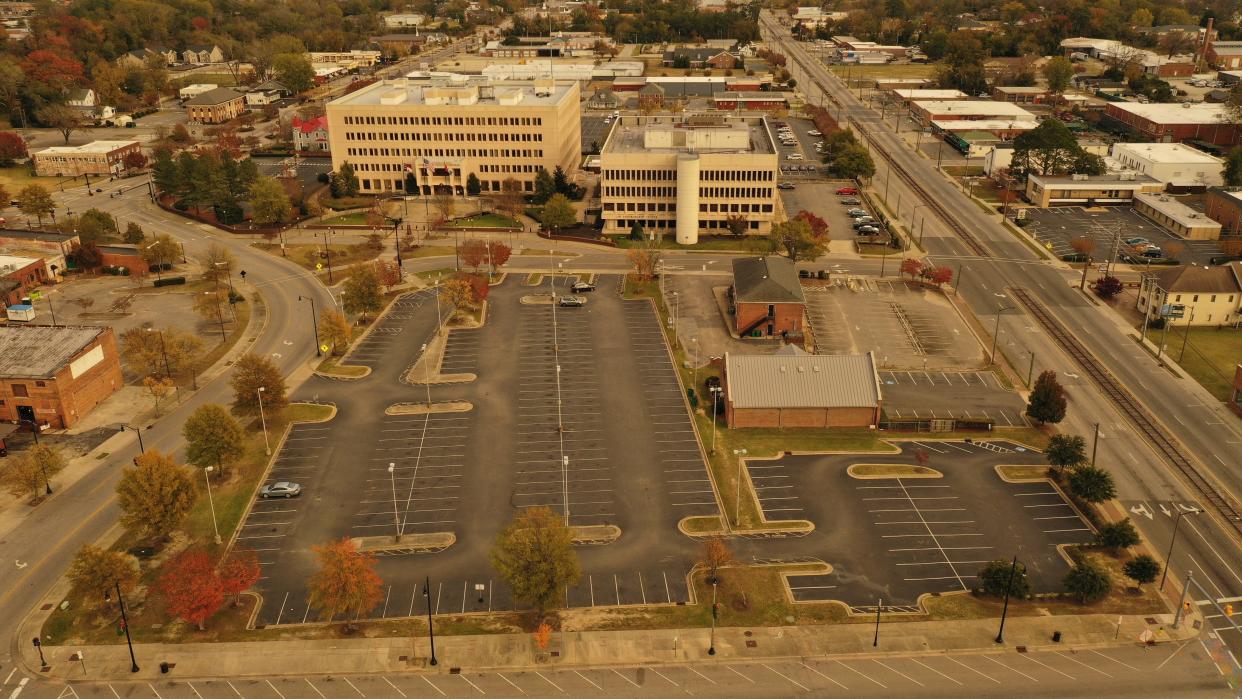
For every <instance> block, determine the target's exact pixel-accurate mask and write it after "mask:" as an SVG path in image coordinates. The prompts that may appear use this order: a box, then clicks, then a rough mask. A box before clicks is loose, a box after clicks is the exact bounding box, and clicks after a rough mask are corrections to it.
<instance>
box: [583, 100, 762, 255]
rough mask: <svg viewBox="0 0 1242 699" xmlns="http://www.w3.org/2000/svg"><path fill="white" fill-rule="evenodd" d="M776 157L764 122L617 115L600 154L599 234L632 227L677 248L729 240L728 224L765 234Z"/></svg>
mask: <svg viewBox="0 0 1242 699" xmlns="http://www.w3.org/2000/svg"><path fill="white" fill-rule="evenodd" d="M777 167H778V162H777V154H776V148H775V146H774V145H773V140H772V134H771V131H770V130H769V128H768V123H767V120H766V119H764V118H762V117H734V116H723V115H711V116H687V117H663V116H661V117H641V116H623V117H621V118H620V119H619V120H618V122H617V124H616V126H615V127H614V128H613V130H612V134H611V135H610V136H609V137H608V140H607V141H606V142H605V143H604V148H603V150H602V151H601V152H600V173H601V180H600V185H601V189H600V203H601V205H602V207H603V212H602V216H603V219H604V232H605V233H626V232H628V231H629V230H630V229H631V227H632V226H633V225H634V223H636V222H637V223H639V224H641V225H642V227H643V230H644V231H646V232H647V233H648V234H655V235H663V234H665V233H669V232H675V233H676V235H677V242H678V243H681V244H683V245H689V244H693V243H695V242H697V241H698V238H699V235H700V234H713V233H727V232H728V222H729V219H730V218H731V217H734V216H740V217H742V218H743V219H745V220H746V224H747V233H750V234H756V235H763V234H766V233H767V232H768V231H769V230H770V229H771V227H772V221H773V219H774V218H775V216H776V203H777V198H776V173H777Z"/></svg>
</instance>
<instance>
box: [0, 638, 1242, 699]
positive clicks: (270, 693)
mask: <svg viewBox="0 0 1242 699" xmlns="http://www.w3.org/2000/svg"><path fill="white" fill-rule="evenodd" d="M881 645H883V636H882V635H881ZM87 662H88V666H87V672H88V674H89V672H90V666H89V662H90V660H89V658H88V659H87ZM175 672H176V671H175V670H174V673H175ZM27 679H28V678H26V677H24V676H21V675H16V674H15V675H11V676H10V677H9V678H8V679H6V680H5V682H4V683H3V684H0V693H3V694H6V695H8V694H7V693H9V692H10V691H12V692H13V693H12V694H11V695H8V696H11V697H13V698H14V699H15V698H16V697H17V693H16V688H18V687H24V690H23V691H22V692H21V698H22V699H64V698H66V697H73V698H75V699H77V698H81V699H96V698H97V699H117V698H122V699H131V698H132V699H139V698H141V699H328V698H329V697H331V698H332V699H338V698H344V697H357V698H358V699H369V698H371V697H374V698H377V699H378V698H383V699H390V698H391V699H409V698H410V697H429V698H432V699H466V698H468V697H481V696H492V697H566V696H569V697H635V698H645V697H651V698H653V699H655V698H658V697H685V696H696V695H698V696H710V697H737V698H739V699H741V698H743V697H745V698H751V697H754V698H759V697H762V698H765V699H767V698H770V697H794V696H842V695H844V696H867V697H893V696H913V695H916V694H917V695H918V696H935V697H951V698H952V699H959V698H960V697H963V696H993V695H1004V696H1010V697H1013V696H1018V697H1021V696H1055V695H1060V696H1095V697H1126V698H1127V699H1129V698H1130V697H1134V696H1166V697H1172V696H1176V697H1222V698H1223V697H1228V696H1231V692H1230V690H1229V687H1228V685H1227V684H1226V682H1225V680H1224V678H1222V677H1221V675H1220V673H1219V672H1218V670H1217V669H1216V668H1215V667H1214V666H1213V659H1212V654H1211V653H1210V652H1209V650H1208V648H1207V647H1206V646H1204V645H1203V644H1201V643H1200V642H1199V641H1197V640H1191V641H1186V642H1183V643H1179V644H1170V645H1167V646H1160V647H1157V648H1153V649H1150V650H1144V649H1141V648H1137V647H1133V646H1126V647H1118V648H1106V649H1100V650H1077V651H1074V650H1068V649H1066V650H1063V651H1039V652H1031V653H1017V652H1013V651H1009V652H997V653H945V654H937V655H913V656H899V655H876V656H874V657H865V658H863V657H842V658H841V659H832V658H805V659H803V660H800V661H799V660H771V661H764V662H759V661H754V662H748V661H745V660H732V661H721V662H713V663H695V664H682V665H640V666H618V667H615V668H614V667H609V668H582V669H556V668H547V669H541V670H534V669H532V670H525V671H522V670H505V671H502V672H477V671H469V670H467V671H465V672H462V673H461V674H453V675H450V674H442V673H439V674H417V675H412V674H389V675H373V674H372V675H361V674H360V675H343V676H336V677H324V676H319V675H313V674H308V675H306V676H304V677H271V678H253V679H237V678H219V679H211V678H208V679H195V680H189V681H187V680H181V679H168V680H164V681H159V682H151V683H148V682H112V683H102V682H98V683H97V682H90V681H89V679H88V680H86V681H83V682H76V683H72V684H69V685H62V684H53V683H29V682H28V681H26V680H27Z"/></svg>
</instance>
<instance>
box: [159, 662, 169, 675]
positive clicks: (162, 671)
mask: <svg viewBox="0 0 1242 699" xmlns="http://www.w3.org/2000/svg"><path fill="white" fill-rule="evenodd" d="M160 674H161V675H167V674H168V663H167V662H163V663H160Z"/></svg>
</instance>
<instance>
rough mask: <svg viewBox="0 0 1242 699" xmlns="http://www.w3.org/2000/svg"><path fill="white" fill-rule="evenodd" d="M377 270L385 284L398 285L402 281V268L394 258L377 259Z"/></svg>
mask: <svg viewBox="0 0 1242 699" xmlns="http://www.w3.org/2000/svg"><path fill="white" fill-rule="evenodd" d="M375 272H376V273H377V274H378V275H379V279H380V283H381V284H383V285H384V286H389V287H391V286H396V285H398V284H400V283H401V268H400V267H399V266H397V263H396V262H394V261H392V260H376V262H375Z"/></svg>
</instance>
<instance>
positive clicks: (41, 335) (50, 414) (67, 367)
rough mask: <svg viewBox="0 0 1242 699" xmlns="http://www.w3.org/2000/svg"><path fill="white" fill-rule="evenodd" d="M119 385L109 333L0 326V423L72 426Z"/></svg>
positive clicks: (90, 329) (78, 328)
mask: <svg viewBox="0 0 1242 699" xmlns="http://www.w3.org/2000/svg"><path fill="white" fill-rule="evenodd" d="M122 385H124V379H123V378H122V376H121V361H120V357H119V356H118V354H117V348H116V335H115V334H114V333H113V332H112V329H111V328H101V327H92V326H73V325H68V326H66V325H58V326H50V325H16V324H11V325H6V326H0V420H6V421H10V422H18V421H20V422H30V423H34V424H36V425H38V426H40V427H41V428H42V427H46V428H49V429H62V428H66V427H72V426H73V425H74V424H76V423H77V422H78V421H79V420H81V419H82V418H84V417H85V416H86V415H87V414H89V413H90V412H91V410H94V408H95V407H96V406H97V405H99V404H100V403H102V402H103V401H104V400H105V399H106V398H107V397H108V396H110V395H112V394H113V393H115V392H116V391H118V390H119V389H120V388H121V386H122Z"/></svg>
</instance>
